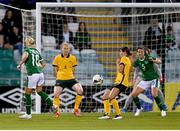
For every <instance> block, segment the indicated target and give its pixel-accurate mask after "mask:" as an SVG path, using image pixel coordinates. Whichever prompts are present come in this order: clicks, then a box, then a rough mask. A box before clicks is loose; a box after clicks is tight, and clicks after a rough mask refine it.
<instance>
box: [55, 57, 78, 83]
mask: <svg viewBox="0 0 180 131" xmlns="http://www.w3.org/2000/svg"><path fill="white" fill-rule="evenodd" d="M52 65H53V66H55V67H57V69H58V71H57V76H56V80H70V79H74V78H75V77H74V72H73V68H74V67H75V66H77V60H76V57H75V56H74V55H72V54H69V55H68V56H67V57H64V56H63V54H59V55H57V56H56V57H55V58H54V60H53V63H52Z"/></svg>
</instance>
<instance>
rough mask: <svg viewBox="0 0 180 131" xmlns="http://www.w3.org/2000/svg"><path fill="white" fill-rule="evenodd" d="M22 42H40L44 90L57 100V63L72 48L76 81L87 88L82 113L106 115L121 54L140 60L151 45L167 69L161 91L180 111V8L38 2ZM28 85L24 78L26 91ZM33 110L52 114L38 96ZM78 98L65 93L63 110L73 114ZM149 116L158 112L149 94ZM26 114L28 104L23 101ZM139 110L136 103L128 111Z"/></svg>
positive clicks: (25, 14) (144, 98)
mask: <svg viewBox="0 0 180 131" xmlns="http://www.w3.org/2000/svg"><path fill="white" fill-rule="evenodd" d="M21 13H22V23H23V30H22V31H23V38H25V37H26V36H32V37H34V38H35V39H36V42H37V44H36V45H37V49H38V50H39V51H41V54H42V56H43V58H44V60H45V61H46V66H45V69H44V74H45V87H44V90H45V92H46V93H48V94H49V96H50V97H51V98H52V99H53V87H54V84H55V77H54V75H53V67H52V61H53V59H54V57H55V56H56V55H57V54H59V53H61V51H60V45H61V43H62V42H64V41H66V42H69V43H70V44H71V53H72V54H74V55H75V56H76V58H77V60H78V66H77V67H76V70H75V76H76V79H77V80H78V81H79V82H80V83H81V84H82V85H83V89H84V94H83V96H84V97H83V100H82V103H81V106H80V109H81V112H102V111H103V101H102V95H103V93H104V91H105V89H106V88H107V87H111V86H112V84H113V82H114V79H115V77H116V59H117V58H119V53H118V51H119V49H120V48H121V47H125V46H127V47H129V48H130V49H131V51H132V53H133V55H132V59H134V58H135V57H136V54H135V50H136V48H137V47H140V46H146V47H148V48H150V49H151V55H152V56H154V57H159V58H161V60H162V64H161V66H160V67H159V68H160V69H161V71H162V76H163V79H162V81H161V90H162V92H163V93H164V95H165V103H166V104H167V105H168V107H169V111H180V108H179V107H178V105H179V97H180V88H179V86H180V83H179V81H180V68H179V67H178V65H179V64H180V50H179V47H180V5H179V4H177V3H176V4H172V3H167V4H164V3H163V4H162V3H161V4H160V3H156V4H143V3H133V4H131V3H129V4H128V3H37V8H36V11H27V10H21ZM95 74H100V75H102V76H103V78H104V82H103V85H102V86H94V85H93V83H92V77H93V76H94V75H95ZM24 82H26V73H25V70H24V73H22V78H21V85H22V86H21V87H22V88H23V87H24V85H23V83H24ZM132 87H133V85H132V73H131V77H130V84H129V88H128V90H127V91H126V92H125V93H121V94H120V95H119V96H118V98H117V100H118V101H119V105H120V106H121V107H122V106H123V105H124V102H125V100H126V98H127V96H128V95H129V93H130V92H131V91H132ZM34 96H35V97H33V111H34V112H36V113H40V112H48V111H49V107H48V106H47V105H46V103H45V102H44V101H41V100H40V98H39V97H38V96H37V95H36V94H34ZM75 96H76V93H75V92H74V91H73V90H71V89H69V88H65V89H64V90H63V92H62V94H61V96H60V100H61V111H62V112H71V111H72V110H73V106H74V102H75ZM139 98H140V100H141V104H142V105H143V108H144V111H157V107H156V104H154V102H153V98H152V95H151V93H150V90H147V91H146V92H144V93H143V94H141V95H139ZM20 105H21V109H22V110H23V107H25V106H24V102H23V101H22V102H21V104H20ZM135 108H136V107H135V106H134V105H133V103H132V104H131V106H130V107H129V108H128V110H129V111H134V109H135Z"/></svg>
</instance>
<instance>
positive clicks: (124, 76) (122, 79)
mask: <svg viewBox="0 0 180 131" xmlns="http://www.w3.org/2000/svg"><path fill="white" fill-rule="evenodd" d="M119 64H123V65H124V70H123V72H122V73H120V72H117V76H116V79H115V84H122V85H124V86H126V87H128V86H129V75H130V71H131V60H130V59H129V57H126V56H123V57H121V59H120V63H119Z"/></svg>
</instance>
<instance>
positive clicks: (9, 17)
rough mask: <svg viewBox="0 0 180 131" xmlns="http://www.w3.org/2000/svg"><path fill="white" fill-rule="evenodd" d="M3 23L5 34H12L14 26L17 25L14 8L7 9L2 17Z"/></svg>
mask: <svg viewBox="0 0 180 131" xmlns="http://www.w3.org/2000/svg"><path fill="white" fill-rule="evenodd" d="M2 25H3V27H4V31H5V34H6V35H7V36H9V35H10V34H11V31H12V28H13V26H14V25H15V20H14V18H13V12H12V10H9V9H8V10H6V13H5V16H4V18H3V19H2ZM7 39H8V38H7Z"/></svg>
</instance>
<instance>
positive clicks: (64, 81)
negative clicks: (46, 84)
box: [52, 42, 83, 117]
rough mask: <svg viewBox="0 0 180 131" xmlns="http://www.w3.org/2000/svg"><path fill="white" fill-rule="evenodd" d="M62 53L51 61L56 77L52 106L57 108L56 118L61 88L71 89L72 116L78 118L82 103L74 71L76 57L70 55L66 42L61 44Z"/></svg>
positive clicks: (58, 113)
mask: <svg viewBox="0 0 180 131" xmlns="http://www.w3.org/2000/svg"><path fill="white" fill-rule="evenodd" d="M61 51H62V53H61V54H59V55H57V56H56V57H55V58H54V60H53V63H52V65H53V67H54V75H55V77H56V84H55V87H54V100H53V105H54V106H55V107H56V108H57V112H56V113H55V115H56V117H59V116H60V109H59V107H60V99H59V96H60V94H61V92H62V90H63V88H65V87H66V88H72V89H73V90H75V91H76V93H77V95H76V98H75V105H74V115H75V116H78V117H79V116H80V112H79V110H78V109H79V105H80V103H81V101H82V94H83V88H82V86H81V84H80V83H79V82H78V81H76V79H75V76H74V70H75V67H76V66H77V61H76V57H75V56H74V55H72V54H70V45H69V44H68V43H66V42H63V43H62V44H61Z"/></svg>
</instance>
